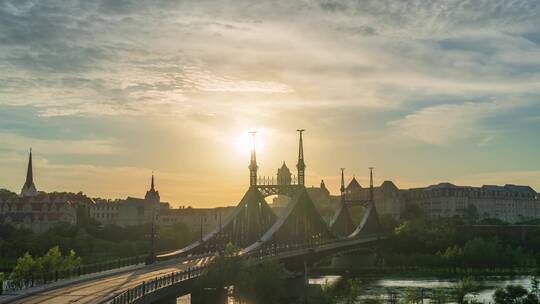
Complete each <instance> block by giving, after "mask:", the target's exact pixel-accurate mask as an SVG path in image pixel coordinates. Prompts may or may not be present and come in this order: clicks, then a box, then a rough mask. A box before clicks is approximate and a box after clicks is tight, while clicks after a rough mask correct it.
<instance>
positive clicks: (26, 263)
mask: <svg viewBox="0 0 540 304" xmlns="http://www.w3.org/2000/svg"><path fill="white" fill-rule="evenodd" d="M38 271H40V267H39V263H37V262H36V260H34V258H33V257H32V255H31V254H30V253H28V252H26V253H25V254H24V255H23V256H22V257H20V258H18V259H17V264H15V268H13V271H12V272H11V275H10V277H11V279H25V278H29V277H31V276H32V275H33V274H34V273H36V272H38Z"/></svg>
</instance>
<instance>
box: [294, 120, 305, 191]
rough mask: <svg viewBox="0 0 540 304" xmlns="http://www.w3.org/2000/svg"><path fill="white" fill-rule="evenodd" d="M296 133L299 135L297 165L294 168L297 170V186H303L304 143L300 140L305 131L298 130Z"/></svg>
mask: <svg viewBox="0 0 540 304" xmlns="http://www.w3.org/2000/svg"><path fill="white" fill-rule="evenodd" d="M296 131H298V133H299V134H300V142H299V145H298V163H297V164H296V168H297V169H298V185H301V186H303V185H304V181H305V180H304V178H305V170H306V164H305V163H304V143H303V140H302V133H303V132H304V131H305V129H298V130H296Z"/></svg>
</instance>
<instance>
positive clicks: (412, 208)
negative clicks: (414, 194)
mask: <svg viewBox="0 0 540 304" xmlns="http://www.w3.org/2000/svg"><path fill="white" fill-rule="evenodd" d="M423 218H425V213H424V210H422V208H421V207H420V206H418V205H417V204H408V205H407V206H406V207H405V209H404V210H403V212H402V213H401V219H402V220H417V219H423Z"/></svg>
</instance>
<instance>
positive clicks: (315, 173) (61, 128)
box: [0, 0, 540, 207]
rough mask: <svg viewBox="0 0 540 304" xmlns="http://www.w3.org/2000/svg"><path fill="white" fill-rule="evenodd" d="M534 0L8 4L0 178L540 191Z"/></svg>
mask: <svg viewBox="0 0 540 304" xmlns="http://www.w3.org/2000/svg"><path fill="white" fill-rule="evenodd" d="M539 97H540V2H539V1H536V0H528V1H525V0H511V1H508V0H464V1H460V0H441V1H420V0H410V1H406V0H404V1H393V0H373V1H367V0H366V1H361V0H357V1H347V0H342V1H316V0H310V1H289V0H283V1H259V0H222V1H206V0H198V1H172V0H148V1H127V0H116V1H113V0H110V1H109V0H102V1H97V0H81V1H73V0H61V1H60V0H58V1H56V0H43V1H37V0H34V1H26V0H12V1H11V0H7V1H6V0H0V188H7V189H10V190H12V191H16V192H19V191H20V188H21V187H22V184H23V183H24V179H25V172H26V162H27V158H28V150H29V148H30V147H32V149H33V151H34V154H33V156H34V180H35V183H36V186H37V188H38V189H39V190H43V191H74V192H78V191H83V192H84V193H86V194H88V195H90V196H92V197H103V198H125V197H127V196H135V197H142V196H144V193H145V191H146V190H147V189H148V187H149V182H150V176H151V174H152V172H154V173H155V176H156V187H157V189H158V190H159V191H160V194H161V197H162V200H164V201H168V202H171V203H172V204H173V205H174V206H179V205H191V206H197V207H208V206H219V205H232V204H235V203H237V202H238V201H239V200H240V198H241V196H242V194H243V193H244V192H245V190H246V189H247V187H248V183H249V175H248V169H247V166H248V163H249V151H248V150H249V140H248V139H249V137H247V136H248V132H249V131H250V130H258V132H259V133H258V140H259V141H260V144H259V146H260V147H259V151H258V161H259V172H260V174H261V175H274V174H275V173H276V171H277V168H278V167H279V166H281V163H282V162H283V161H286V164H287V165H288V166H289V167H290V168H291V169H293V168H294V167H295V164H296V156H297V151H298V146H297V134H296V129H298V128H304V129H306V130H307V131H306V132H305V138H304V143H305V158H306V165H307V168H306V184H307V185H308V186H311V185H318V184H319V183H320V180H321V179H324V180H325V183H326V184H327V186H328V187H329V188H330V190H331V192H333V193H337V192H338V187H339V174H340V172H339V168H340V167H345V168H346V170H345V172H346V175H347V178H348V179H349V178H351V177H352V176H353V175H355V176H356V178H357V179H358V180H359V181H360V183H361V184H362V185H364V186H365V185H367V184H368V183H367V178H368V169H367V168H368V167H370V166H373V167H375V184H380V183H381V182H382V181H383V180H392V181H394V182H395V183H396V185H397V186H398V187H400V188H408V187H418V186H426V185H430V184H435V183H438V182H443V181H444V182H452V183H455V184H458V185H473V186H478V185H482V184H506V183H513V184H526V185H531V186H532V187H533V188H534V189H536V190H537V191H540V162H539V161H538V160H539V156H540V136H539V134H540V98H539Z"/></svg>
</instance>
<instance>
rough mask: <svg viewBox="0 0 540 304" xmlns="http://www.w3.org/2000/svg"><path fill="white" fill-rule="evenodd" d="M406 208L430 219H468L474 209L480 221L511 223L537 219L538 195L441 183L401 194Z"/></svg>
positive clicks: (514, 188) (513, 187) (510, 188)
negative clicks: (412, 207) (413, 207)
mask: <svg viewBox="0 0 540 304" xmlns="http://www.w3.org/2000/svg"><path fill="white" fill-rule="evenodd" d="M402 198H403V202H404V204H405V206H406V205H409V204H416V205H418V206H420V207H421V208H422V210H423V211H424V213H425V214H426V215H427V216H428V217H430V218H437V217H456V216H457V217H465V216H466V215H467V209H468V208H469V206H474V209H476V213H477V215H478V218H479V219H482V218H496V219H500V220H503V221H505V222H509V223H515V222H521V221H527V220H531V219H535V218H537V217H538V215H537V211H536V210H537V206H538V195H537V193H536V191H534V190H533V189H532V188H531V187H529V186H518V185H511V184H506V185H504V186H495V185H484V186H481V187H469V186H456V185H453V184H451V183H440V184H437V185H432V186H428V187H425V188H414V189H409V190H407V191H404V192H403V193H402Z"/></svg>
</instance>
